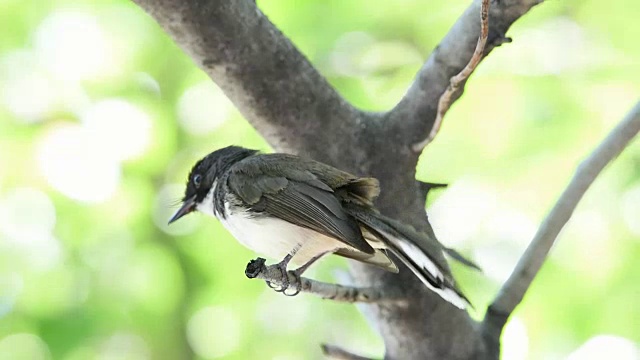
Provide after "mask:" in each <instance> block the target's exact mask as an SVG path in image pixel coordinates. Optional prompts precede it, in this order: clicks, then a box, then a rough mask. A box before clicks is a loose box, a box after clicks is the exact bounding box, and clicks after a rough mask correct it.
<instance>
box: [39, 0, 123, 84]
mask: <svg viewBox="0 0 640 360" xmlns="http://www.w3.org/2000/svg"><path fill="white" fill-rule="evenodd" d="M34 43H35V44H34V46H35V49H36V52H37V53H38V57H39V58H40V59H41V61H42V63H43V64H44V65H45V66H47V67H49V68H50V69H51V71H52V72H53V73H55V74H57V75H58V76H60V77H61V78H65V79H69V80H82V79H86V78H89V77H92V76H97V75H100V76H105V75H106V74H108V73H110V72H113V70H115V69H113V68H114V67H115V66H112V65H113V64H114V58H115V54H114V53H113V52H111V51H109V50H110V49H109V43H108V41H107V39H106V37H105V36H104V34H103V32H102V29H101V28H100V26H99V25H98V22H97V21H96V19H95V18H94V17H93V16H92V15H90V14H88V13H84V12H80V11H72V10H62V11H57V12H54V13H53V14H51V15H50V16H49V17H47V18H46V19H45V20H44V21H43V22H42V23H41V24H40V26H39V27H38V29H37V30H36V32H35V41H34Z"/></svg>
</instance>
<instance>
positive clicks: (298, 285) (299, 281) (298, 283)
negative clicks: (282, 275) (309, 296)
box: [282, 271, 302, 296]
mask: <svg viewBox="0 0 640 360" xmlns="http://www.w3.org/2000/svg"><path fill="white" fill-rule="evenodd" d="M291 274H292V275H293V277H294V278H295V279H296V281H295V283H294V284H295V289H296V290H295V292H294V293H292V294H287V293H286V292H284V291H283V292H282V293H283V294H284V295H285V296H296V295H298V294H300V290H301V289H302V279H300V275H299V274H298V272H297V271H292V272H291ZM287 279H288V276H287ZM289 285H291V284H289ZM287 289H288V287H287ZM287 289H285V290H287Z"/></svg>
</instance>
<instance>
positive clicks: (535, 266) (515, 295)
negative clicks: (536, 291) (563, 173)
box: [483, 102, 640, 342]
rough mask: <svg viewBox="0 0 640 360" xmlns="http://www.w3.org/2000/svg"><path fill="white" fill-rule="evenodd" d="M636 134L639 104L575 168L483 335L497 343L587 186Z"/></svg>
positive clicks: (487, 319)
mask: <svg viewBox="0 0 640 360" xmlns="http://www.w3.org/2000/svg"><path fill="white" fill-rule="evenodd" d="M639 131H640V102H638V103H637V104H636V106H635V107H634V108H633V109H632V110H631V112H630V113H629V114H628V115H627V116H626V117H625V119H624V120H623V121H622V122H620V124H618V126H616V127H615V128H614V129H613V130H612V131H611V133H610V134H609V135H608V136H607V137H606V138H605V139H604V140H603V141H602V143H601V144H600V145H599V146H598V147H597V148H596V149H595V150H594V151H593V153H591V155H589V157H588V158H586V159H585V160H584V161H583V162H582V163H581V164H580V165H579V166H578V168H577V170H576V172H575V174H574V176H573V178H572V179H571V182H570V183H569V185H568V186H567V188H566V189H565V191H564V192H563V193H562V195H561V196H560V198H559V199H558V202H557V203H556V204H555V206H554V207H553V209H551V211H550V212H549V214H548V215H547V217H546V218H545V219H544V221H543V222H542V225H540V228H539V229H538V232H537V233H536V235H535V236H534V238H533V240H531V243H530V244H529V246H528V247H527V250H526V251H525V252H524V254H523V255H522V257H521V258H520V260H519V261H518V264H517V265H516V267H515V269H514V270H513V273H512V274H511V276H509V279H508V280H507V281H506V282H505V283H504V285H503V286H502V288H501V289H500V292H499V293H498V296H497V297H496V298H495V300H494V301H493V303H492V304H491V306H490V307H489V310H488V312H487V315H486V316H485V319H484V321H483V327H484V331H485V332H486V334H485V335H486V336H489V337H492V338H493V339H494V342H495V341H498V339H499V337H500V333H501V332H502V328H503V327H504V324H505V323H506V321H507V319H508V318H509V315H510V314H511V313H512V312H513V310H514V309H515V308H516V306H517V305H518V304H519V303H520V302H521V301H522V298H523V297H524V294H525V293H526V291H527V289H529V286H530V285H531V283H532V282H533V279H534V278H535V276H536V275H537V274H538V271H539V270H540V267H541V266H542V264H543V263H544V260H545V259H546V257H547V255H548V253H549V250H550V249H551V247H552V246H553V244H554V242H555V241H556V239H557V236H558V234H559V233H560V230H562V228H563V227H564V225H565V224H566V223H567V221H569V219H570V218H571V215H572V214H573V211H574V209H575V208H576V206H577V205H578V202H579V201H580V199H582V196H583V195H584V193H585V192H586V191H587V189H588V188H589V186H591V184H592V183H593V181H594V180H595V179H596V178H597V177H598V175H599V174H600V172H601V171H602V170H603V169H604V168H605V166H606V165H607V164H608V163H610V162H611V161H612V160H613V159H615V158H616V157H617V156H618V155H619V154H620V153H621V152H622V150H624V148H625V147H626V146H627V145H628V144H629V142H630V141H631V140H632V139H633V137H634V136H636V134H638V132H639Z"/></svg>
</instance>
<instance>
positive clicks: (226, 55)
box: [134, 0, 541, 359]
mask: <svg viewBox="0 0 640 360" xmlns="http://www.w3.org/2000/svg"><path fill="white" fill-rule="evenodd" d="M134 1H135V2H136V3H137V4H139V5H140V7H142V8H143V9H144V10H145V11H146V12H147V13H148V14H150V15H151V16H152V17H153V18H155V20H156V21H157V22H158V23H159V24H160V26H162V27H163V28H164V30H165V31H166V32H167V33H168V34H169V35H170V36H171V37H172V38H173V39H174V41H175V42H176V43H177V44H178V45H179V46H180V47H182V49H184V51H186V52H187V53H188V54H189V55H190V56H191V57H192V58H193V60H194V61H195V62H196V63H197V64H198V65H199V66H200V67H201V68H202V69H203V70H204V71H206V72H207V73H208V74H209V75H210V76H211V78H212V79H213V81H215V82H216V84H218V86H220V88H222V89H223V91H224V92H225V93H226V94H227V96H228V97H229V98H230V99H231V100H232V101H233V102H234V104H235V105H236V106H237V107H238V109H239V110H240V111H241V112H242V114H243V115H244V117H245V118H246V119H247V120H248V121H249V122H251V124H252V125H253V126H254V127H255V128H256V129H257V130H258V131H259V132H260V133H261V134H262V135H263V136H264V137H265V139H266V140H267V141H268V142H269V143H270V144H271V145H272V146H273V148H274V149H276V150H278V151H284V152H290V153H297V154H301V155H304V156H308V157H311V158H314V159H317V160H319V161H323V162H326V163H329V164H332V165H334V166H336V167H338V168H341V169H344V170H348V171H351V172H353V173H356V174H359V175H369V176H374V177H377V178H378V179H379V180H380V183H381V186H382V194H381V197H380V198H379V200H378V202H377V206H378V207H379V208H380V210H381V211H382V212H384V213H386V214H390V215H393V216H394V217H396V218H398V219H401V220H403V221H405V222H407V223H410V224H412V225H414V226H416V227H417V228H419V229H422V230H424V231H430V232H432V229H431V227H430V225H429V223H428V221H427V217H426V215H425V211H424V209H425V204H424V201H425V196H424V187H423V186H421V185H420V184H419V183H418V182H417V181H416V180H415V172H416V164H417V162H418V156H419V154H417V153H415V152H413V151H412V150H411V145H412V144H414V143H416V142H419V141H420V140H422V139H423V138H424V137H425V136H426V134H428V133H429V130H430V129H431V126H432V125H433V121H434V118H435V114H436V109H437V104H438V99H439V97H440V95H441V94H442V92H443V91H444V89H445V87H446V86H447V85H448V83H449V79H450V78H451V77H452V76H453V75H455V74H457V73H458V72H459V71H460V70H461V69H462V68H463V67H464V66H465V65H466V63H467V62H468V61H469V59H470V57H471V55H472V53H473V50H474V48H475V44H476V41H477V38H478V34H479V29H480V22H479V11H480V6H479V3H477V2H474V3H472V4H471V5H470V6H469V8H468V9H467V10H466V11H465V12H464V13H463V14H462V15H461V17H460V18H459V19H458V21H457V22H456V23H455V24H454V25H453V27H452V28H451V30H450V31H449V33H448V34H447V35H446V36H445V38H444V39H443V40H442V42H441V43H440V45H439V46H438V47H437V48H436V49H435V50H434V51H433V53H432V54H431V56H430V57H429V59H428V60H427V61H426V63H425V64H424V66H423V67H422V69H421V70H420V71H419V73H418V74H417V76H416V79H415V81H414V83H413V85H411V87H410V88H409V90H408V92H407V94H406V95H405V96H404V98H403V99H402V100H401V101H400V102H399V103H398V105H397V106H396V107H394V108H393V109H391V110H390V111H388V112H385V113H370V112H365V111H362V110H359V109H356V108H354V107H353V106H352V105H350V104H349V103H348V102H346V101H345V100H344V99H343V98H341V97H340V96H339V95H338V94H337V93H336V91H335V90H334V89H333V88H332V87H331V86H330V85H329V84H328V82H327V81H326V79H324V78H323V77H322V76H321V75H320V74H319V73H318V71H317V70H316V69H315V68H314V67H313V66H312V65H311V64H310V62H309V61H308V60H307V59H306V58H305V57H304V56H303V55H302V54H301V53H300V52H299V51H298V50H297V49H296V48H295V46H294V45H293V44H292V43H291V41H289V39H287V38H286V37H285V36H284V35H283V34H282V33H281V32H280V31H279V30H278V29H277V28H276V27H275V26H274V25H273V24H272V23H271V22H270V21H269V20H268V19H267V18H266V17H265V16H264V15H263V14H262V13H261V12H260V10H259V9H258V8H257V7H256V4H255V2H254V1H251V0H234V1H222V0H218V1H216V0H134ZM539 2H541V1H540V0H501V1H499V2H498V1H494V2H492V4H491V11H490V33H489V40H488V44H487V49H486V51H485V53H488V52H489V51H491V49H492V48H494V47H495V46H496V45H499V44H501V43H503V42H504V41H505V37H504V36H505V35H504V34H505V33H506V32H507V30H508V28H509V27H510V26H511V24H512V23H513V22H514V21H516V20H517V19H518V18H519V17H520V16H522V15H524V14H525V13H526V12H527V11H528V10H529V9H530V8H531V7H532V6H534V5H536V4H537V3H539ZM459 95H460V94H457V95H456V97H458V96H459ZM352 276H353V278H354V281H355V284H356V285H358V286H375V287H378V288H380V289H382V291H388V292H390V293H393V294H398V293H400V294H405V296H406V297H407V298H408V299H410V301H409V304H408V306H399V305H395V304H393V303H391V304H380V305H368V307H369V309H368V311H367V313H368V315H369V316H370V317H372V318H373V320H374V322H375V323H376V325H377V328H378V329H379V331H380V333H381V336H382V337H383V339H384V343H385V346H386V354H385V358H387V359H497V358H498V357H499V349H500V348H499V343H498V342H497V341H498V339H499V334H500V331H501V328H500V329H496V330H495V331H496V334H493V335H495V336H487V335H486V333H485V332H486V329H485V331H483V330H482V327H481V326H479V324H477V323H476V322H475V321H473V320H472V319H471V318H470V317H469V315H468V314H467V313H466V312H464V311H461V310H459V309H457V308H455V307H454V306H452V305H449V304H448V303H446V302H444V301H443V300H442V299H441V298H440V297H438V296H437V295H435V294H434V293H432V292H430V291H428V290H427V289H426V288H425V287H424V285H422V283H420V281H419V280H418V279H417V278H416V277H415V276H413V274H412V273H411V272H410V271H409V270H408V269H406V268H404V269H401V271H400V273H399V274H391V273H388V272H384V271H382V270H377V269H375V268H373V267H371V266H366V265H360V264H358V263H353V264H352Z"/></svg>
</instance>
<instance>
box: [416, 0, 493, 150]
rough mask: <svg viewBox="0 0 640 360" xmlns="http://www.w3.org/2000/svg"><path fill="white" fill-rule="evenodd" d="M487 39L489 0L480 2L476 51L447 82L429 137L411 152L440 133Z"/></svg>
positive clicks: (474, 67) (476, 64) (479, 57)
mask: <svg viewBox="0 0 640 360" xmlns="http://www.w3.org/2000/svg"><path fill="white" fill-rule="evenodd" d="M488 37H489V0H482V3H481V6H480V36H478V43H477V44H476V49H475V50H474V51H473V55H472V56H471V59H470V60H469V63H467V65H466V66H465V67H464V69H462V70H461V71H460V72H459V73H458V74H456V76H454V77H452V78H451V80H449V86H447V89H446V90H445V91H444V92H443V93H442V95H440V99H439V100H438V111H437V112H436V119H435V120H434V123H433V126H432V127H431V131H430V132H429V135H428V136H427V137H426V138H425V139H424V140H422V141H420V142H419V143H417V144H414V145H413V147H412V148H413V151H415V152H421V151H422V149H424V147H425V146H427V145H429V143H430V142H431V141H433V139H435V137H436V135H437V134H438V131H440V126H442V119H443V118H444V114H446V113H447V110H449V107H451V103H453V95H454V94H456V93H457V92H458V91H459V89H460V86H461V85H462V84H463V82H464V81H466V80H467V79H468V78H469V76H470V75H471V73H472V72H473V71H474V70H475V69H476V67H477V66H478V64H479V63H480V60H482V55H483V54H484V47H485V45H486V44H487V38H488Z"/></svg>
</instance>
